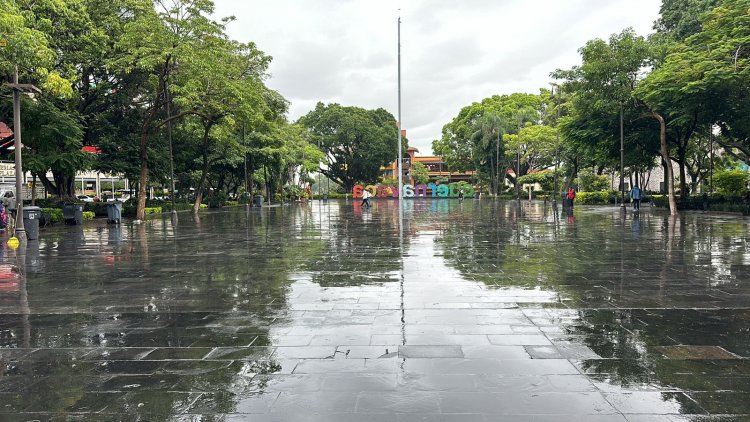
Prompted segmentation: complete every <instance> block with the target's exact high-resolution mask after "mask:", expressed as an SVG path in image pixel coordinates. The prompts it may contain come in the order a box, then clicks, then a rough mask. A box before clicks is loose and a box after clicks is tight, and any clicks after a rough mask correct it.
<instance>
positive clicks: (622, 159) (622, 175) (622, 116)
mask: <svg viewBox="0 0 750 422" xmlns="http://www.w3.org/2000/svg"><path fill="white" fill-rule="evenodd" d="M620 193H621V199H622V200H621V201H620V209H621V210H622V211H623V212H625V210H627V208H626V207H625V108H624V106H623V104H622V103H620Z"/></svg>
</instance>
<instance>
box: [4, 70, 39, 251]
mask: <svg viewBox="0 0 750 422" xmlns="http://www.w3.org/2000/svg"><path fill="white" fill-rule="evenodd" d="M8 86H9V87H10V88H11V89H12V90H13V146H14V155H15V164H16V165H15V167H16V168H15V170H16V233H15V236H16V237H17V238H19V240H21V239H23V240H26V237H25V236H24V235H25V234H26V229H25V228H24V227H23V162H22V160H21V151H22V150H23V143H22V142H21V93H22V92H24V93H28V94H41V93H42V91H41V90H39V88H37V87H35V86H34V85H31V84H19V83H18V66H16V67H15V69H14V70H13V83H12V84H8Z"/></svg>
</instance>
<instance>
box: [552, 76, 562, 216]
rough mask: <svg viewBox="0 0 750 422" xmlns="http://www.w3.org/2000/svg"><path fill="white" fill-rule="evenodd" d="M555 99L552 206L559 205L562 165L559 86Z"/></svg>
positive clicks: (553, 87)
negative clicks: (558, 190)
mask: <svg viewBox="0 0 750 422" xmlns="http://www.w3.org/2000/svg"><path fill="white" fill-rule="evenodd" d="M556 86H557V84H552V95H553V96H554V95H555V87H556ZM555 100H557V110H556V112H557V121H556V122H555V134H556V135H557V138H556V139H555V174H554V175H553V177H554V180H555V182H554V185H555V188H554V190H553V192H554V193H553V194H552V206H557V194H558V192H557V172H558V167H559V165H560V87H559V86H558V87H557V96H556V97H555Z"/></svg>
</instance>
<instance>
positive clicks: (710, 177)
mask: <svg viewBox="0 0 750 422" xmlns="http://www.w3.org/2000/svg"><path fill="white" fill-rule="evenodd" d="M708 130H709V132H708V144H709V146H708V152H709V154H711V164H710V165H709V171H710V173H709V175H708V193H709V195H711V196H713V195H714V128H713V125H712V126H711V127H710V128H709V129H708Z"/></svg>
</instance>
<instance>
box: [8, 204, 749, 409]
mask: <svg viewBox="0 0 750 422" xmlns="http://www.w3.org/2000/svg"><path fill="white" fill-rule="evenodd" d="M748 223H750V220H748V219H746V218H742V217H736V216H717V215H713V216H710V215H704V214H683V215H682V216H681V218H679V219H670V217H669V216H668V215H666V214H665V213H664V212H663V211H654V210H650V209H644V210H643V212H642V213H641V215H640V217H639V218H637V219H634V218H633V215H632V214H631V213H630V212H628V213H627V215H626V216H625V218H622V217H621V214H620V213H619V211H618V209H616V208H597V207H578V208H577V209H576V210H575V212H574V213H573V214H572V215H566V214H565V213H562V214H561V212H560V211H559V210H558V211H557V213H554V212H553V210H552V209H551V207H545V206H544V204H542V203H532V204H528V203H526V202H524V203H523V204H522V206H521V207H520V208H519V207H517V205H516V203H515V202H494V201H491V200H483V201H481V202H480V201H476V202H475V201H470V200H467V201H465V202H464V203H463V204H460V203H459V202H458V201H457V200H438V201H427V200H422V201H410V202H406V209H405V211H404V217H403V226H400V225H399V214H398V210H397V208H396V202H394V201H380V202H376V203H375V207H374V208H373V209H372V210H362V209H361V208H360V207H359V204H358V203H352V202H351V201H349V202H345V201H343V200H342V201H331V202H328V203H322V204H321V203H319V202H317V201H316V202H314V203H313V204H308V205H291V206H284V207H275V208H263V209H245V208H242V207H240V208H229V209H224V210H221V211H220V212H209V213H206V214H202V215H201V216H200V219H199V220H193V219H192V218H191V217H190V216H189V215H188V214H181V215H180V222H179V224H178V226H177V228H176V229H175V228H173V227H172V225H171V223H170V222H169V220H168V219H167V220H163V219H156V220H152V221H149V222H147V223H145V224H142V225H132V224H126V225H123V227H107V226H105V225H102V224H96V223H95V224H93V225H91V226H85V227H84V228H80V227H55V228H52V229H48V230H45V231H44V232H43V233H42V239H41V241H40V242H38V243H37V242H31V243H29V245H28V248H27V250H26V251H25V252H24V253H19V252H17V251H12V250H10V249H8V248H7V247H6V246H5V243H6V242H5V239H3V242H2V243H3V245H2V249H0V253H2V256H1V257H0V420H2V421H16V420H18V421H26V420H65V419H72V420H86V421H88V420H94V421H96V420H107V421H109V420H148V421H159V420H206V421H214V420H250V421H332V422H336V421H365V422H368V421H393V422H396V421H404V422H406V421H452V422H455V421H471V422H474V421H504V420H508V421H568V420H572V421H575V420H582V421H584V420H585V421H588V420H591V421H634V422H641V421H682V420H697V421H734V420H737V421H740V420H750V360H749V359H748V358H750V247H748V243H747V241H748V229H749V228H750V227H749V226H748ZM400 227H401V229H400Z"/></svg>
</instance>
